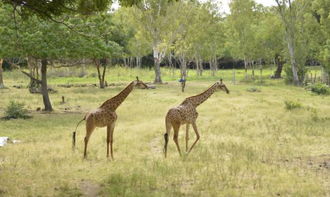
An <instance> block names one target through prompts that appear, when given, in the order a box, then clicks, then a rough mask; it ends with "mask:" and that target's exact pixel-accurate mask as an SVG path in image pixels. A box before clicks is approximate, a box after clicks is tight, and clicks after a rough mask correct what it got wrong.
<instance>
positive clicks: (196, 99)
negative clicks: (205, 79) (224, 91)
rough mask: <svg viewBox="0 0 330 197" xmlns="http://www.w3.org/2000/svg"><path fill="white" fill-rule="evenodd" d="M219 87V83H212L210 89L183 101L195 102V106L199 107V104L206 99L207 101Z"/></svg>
mask: <svg viewBox="0 0 330 197" xmlns="http://www.w3.org/2000/svg"><path fill="white" fill-rule="evenodd" d="M216 89H217V85H216V84H214V85H212V86H211V87H210V88H209V89H207V90H205V91H204V92H202V93H200V94H198V95H196V96H191V97H188V98H186V99H185V100H184V101H183V103H186V102H190V103H191V104H193V106H195V107H197V106H198V105H200V104H202V103H203V102H204V101H206V100H207V99H208V98H209V97H210V96H211V95H212V94H213V93H214V92H215V91H216Z"/></svg>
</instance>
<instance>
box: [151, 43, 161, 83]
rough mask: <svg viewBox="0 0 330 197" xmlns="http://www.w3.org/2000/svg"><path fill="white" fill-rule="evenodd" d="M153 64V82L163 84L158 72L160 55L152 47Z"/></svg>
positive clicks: (155, 48)
mask: <svg viewBox="0 0 330 197" xmlns="http://www.w3.org/2000/svg"><path fill="white" fill-rule="evenodd" d="M153 54H154V64H155V80H154V83H163V82H162V78H161V72H160V62H161V61H162V58H163V57H162V54H161V53H160V52H159V51H158V49H157V47H156V46H154V47H153Z"/></svg>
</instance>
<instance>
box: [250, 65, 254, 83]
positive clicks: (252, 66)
mask: <svg viewBox="0 0 330 197" xmlns="http://www.w3.org/2000/svg"><path fill="white" fill-rule="evenodd" d="M250 65H251V68H252V79H254V61H250Z"/></svg>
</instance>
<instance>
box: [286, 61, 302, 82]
mask: <svg viewBox="0 0 330 197" xmlns="http://www.w3.org/2000/svg"><path fill="white" fill-rule="evenodd" d="M284 72H285V82H286V83H287V84H292V83H293V73H292V68H291V65H290V64H284ZM306 73H307V69H306V67H304V66H301V65H297V74H298V78H299V81H300V82H303V81H304V78H305V74H306Z"/></svg>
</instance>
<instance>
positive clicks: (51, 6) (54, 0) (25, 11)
mask: <svg viewBox="0 0 330 197" xmlns="http://www.w3.org/2000/svg"><path fill="white" fill-rule="evenodd" d="M0 2H3V3H5V4H9V5H11V6H12V7H13V8H14V10H15V11H17V12H18V13H19V14H20V15H21V16H23V17H29V16H34V15H36V16H39V17H41V18H44V19H50V20H53V21H58V20H57V19H56V17H57V16H61V15H63V14H74V13H80V14H85V15H89V14H92V13H94V12H100V11H107V10H108V8H109V5H110V4H111V3H112V2H113V1H112V0H1V1H0ZM119 2H120V4H121V5H122V6H132V5H134V4H137V3H139V2H140V1H139V0H120V1H119ZM58 22H59V21H58Z"/></svg>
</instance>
